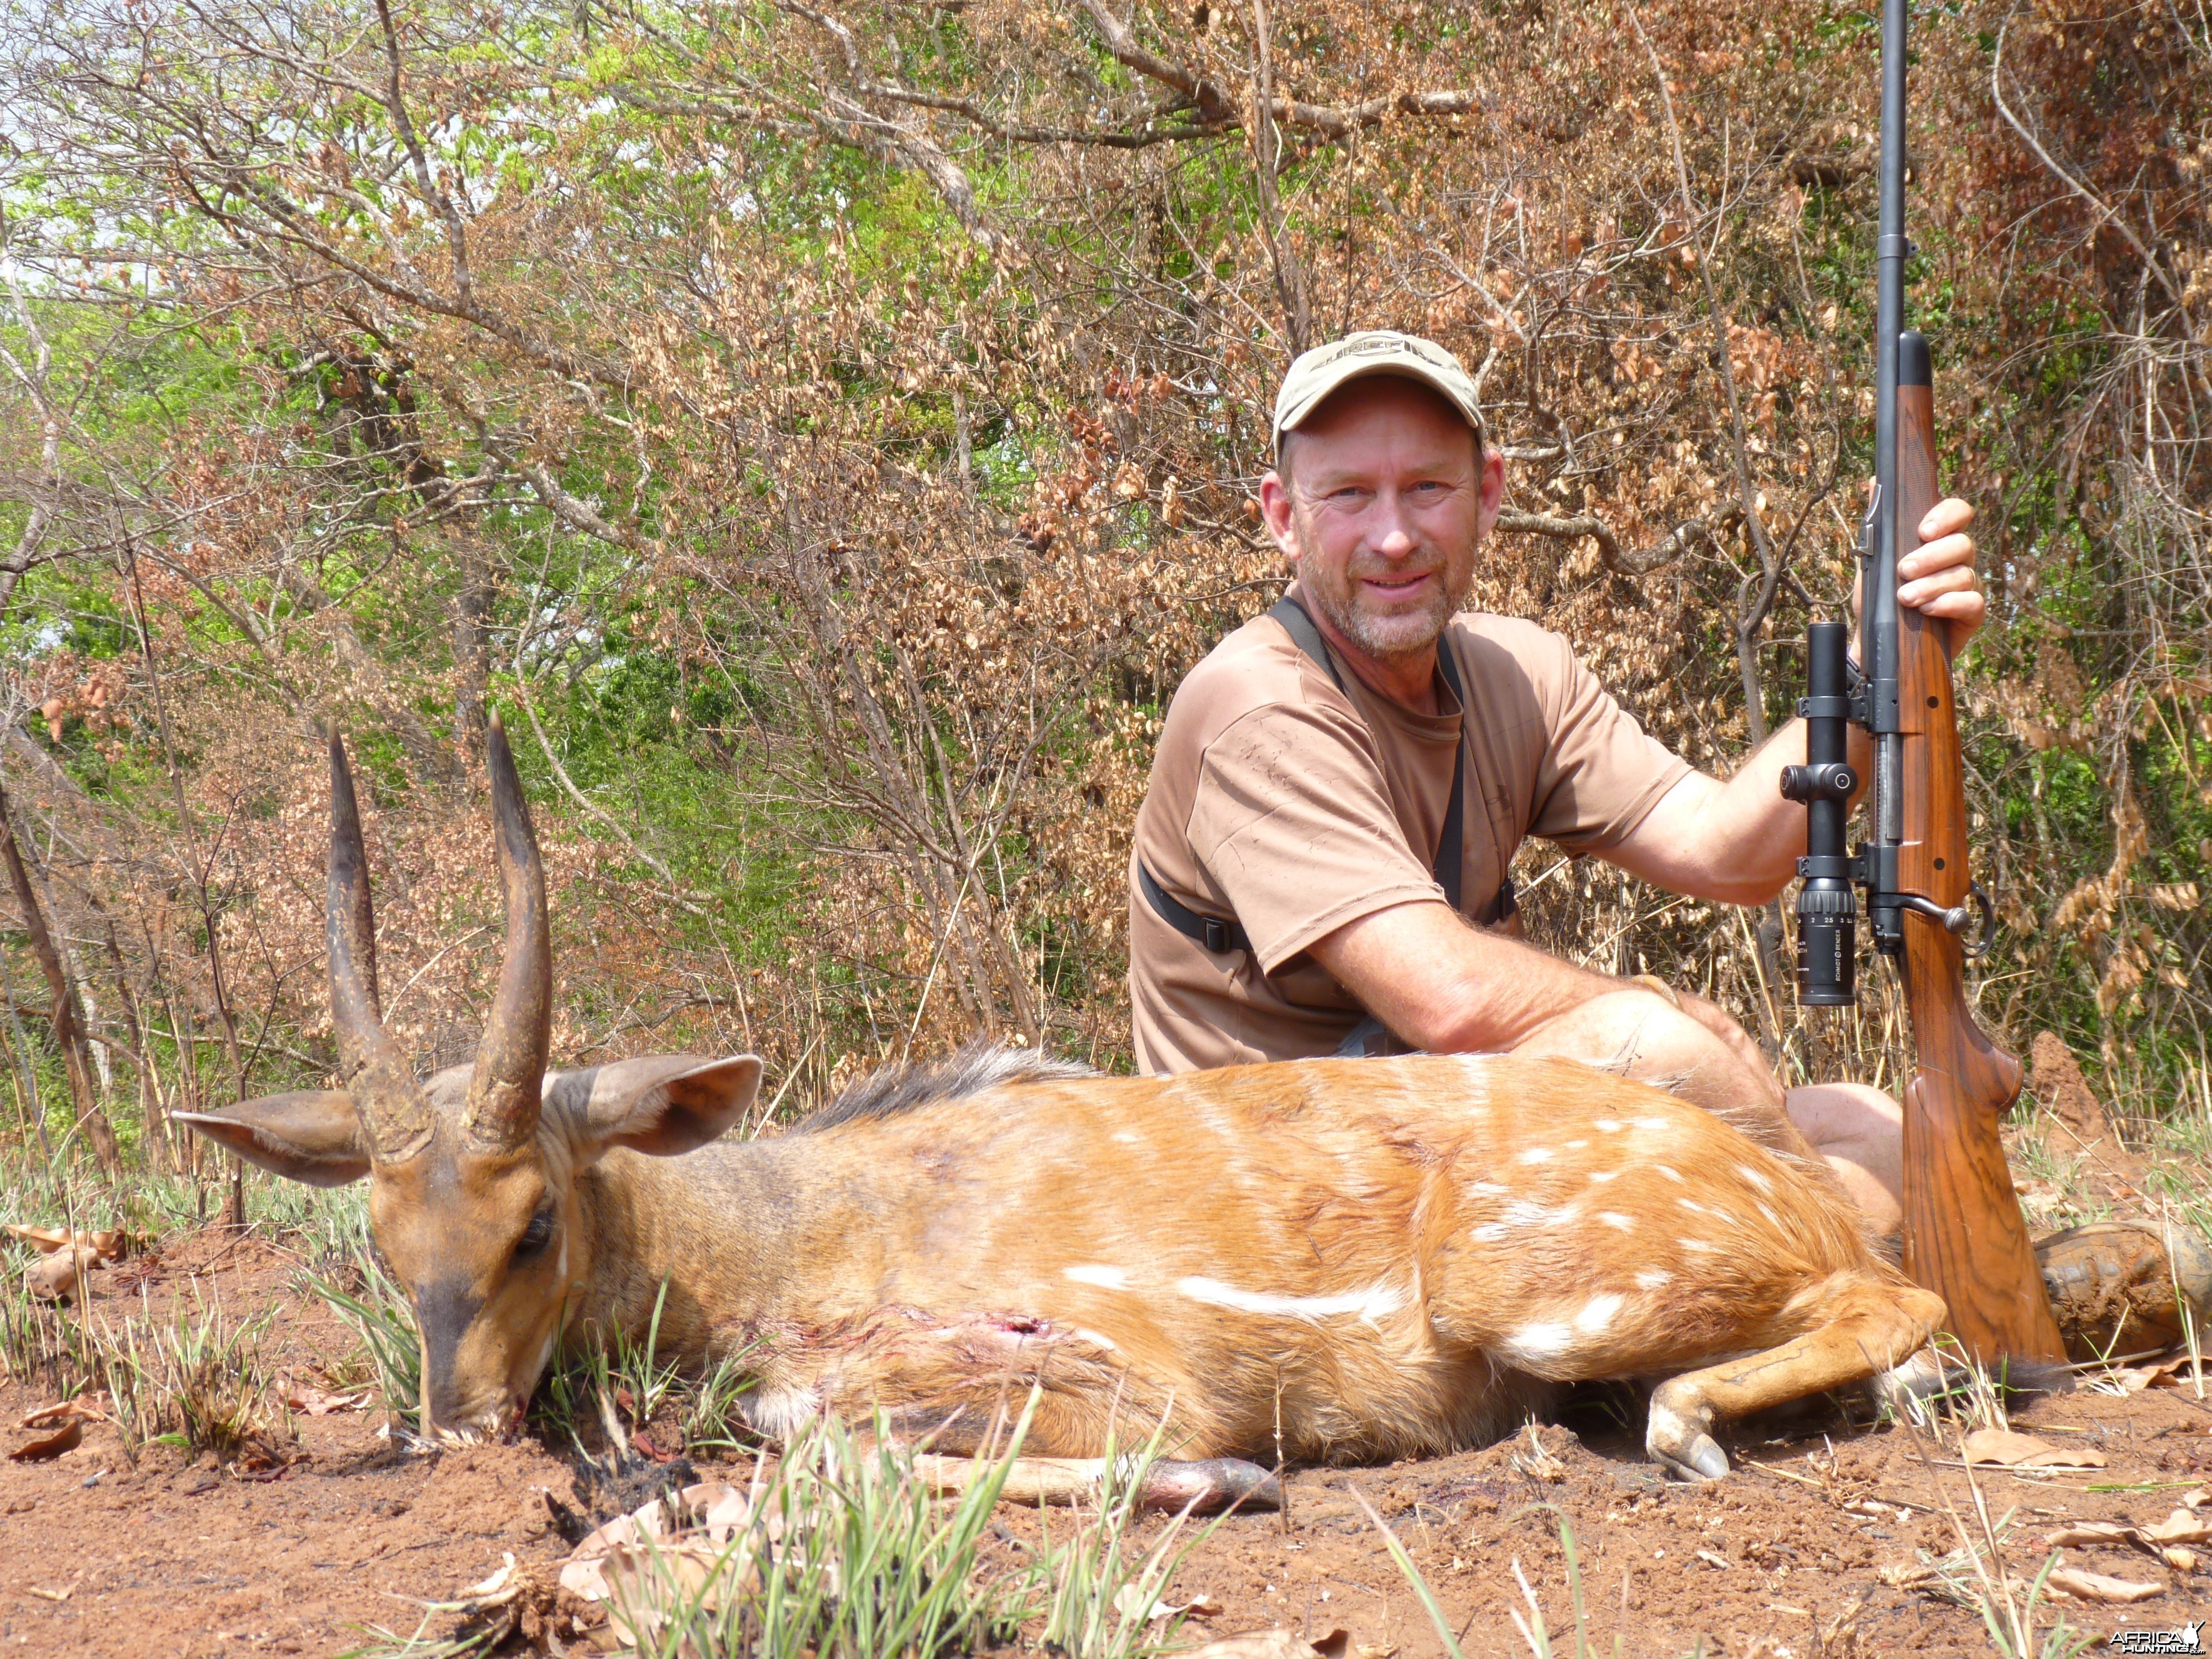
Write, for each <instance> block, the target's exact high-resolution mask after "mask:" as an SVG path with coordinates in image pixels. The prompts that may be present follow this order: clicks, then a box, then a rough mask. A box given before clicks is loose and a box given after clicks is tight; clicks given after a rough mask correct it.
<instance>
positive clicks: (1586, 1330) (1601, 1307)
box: [1575, 1291, 1622, 1336]
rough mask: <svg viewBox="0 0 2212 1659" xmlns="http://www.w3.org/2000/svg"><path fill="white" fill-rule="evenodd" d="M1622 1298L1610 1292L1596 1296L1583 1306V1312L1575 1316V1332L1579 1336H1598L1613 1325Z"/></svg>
mask: <svg viewBox="0 0 2212 1659" xmlns="http://www.w3.org/2000/svg"><path fill="white" fill-rule="evenodd" d="M1621 1301H1622V1298H1621V1297H1618V1296H1615V1295H1614V1294H1613V1292H1611V1291H1607V1292H1606V1294H1605V1295H1603V1296H1594V1297H1591V1298H1590V1299H1589V1301H1588V1302H1585V1303H1584V1304H1583V1310H1582V1311H1581V1312H1580V1313H1578V1314H1577V1315H1576V1316H1575V1330H1576V1333H1577V1334H1578V1335H1582V1336H1597V1335H1600V1334H1602V1333H1603V1332H1604V1330H1605V1328H1606V1327H1607V1326H1608V1325H1610V1324H1612V1323H1613V1315H1615V1314H1617V1313H1619V1312H1620V1304H1621Z"/></svg>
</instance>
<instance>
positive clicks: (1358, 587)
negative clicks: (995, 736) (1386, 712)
mask: <svg viewBox="0 0 2212 1659" xmlns="http://www.w3.org/2000/svg"><path fill="white" fill-rule="evenodd" d="M1288 442H1289V444H1290V446H1291V449H1290V453H1287V454H1286V455H1285V460H1286V462H1287V463H1288V464H1289V469H1290V471H1291V477H1290V479H1289V480H1288V481H1287V482H1285V480H1284V479H1283V477H1281V476H1280V475H1279V474H1278V473H1275V472H1270V473H1268V474H1267V477H1264V478H1263V479H1261V484H1260V504H1261V509H1262V510H1263V512H1264V513H1265V514H1266V517H1267V528H1268V531H1269V532H1270V533H1271V534H1272V535H1273V537H1274V538H1275V544H1276V545H1277V546H1278V547H1279V548H1281V549H1282V550H1283V553H1284V556H1285V557H1287V558H1289V559H1291V561H1292V562H1295V563H1296V565H1297V572H1298V580H1299V582H1300V584H1301V586H1303V588H1304V592H1305V593H1306V595H1307V597H1308V598H1310V599H1311V600H1312V601H1313V603H1314V605H1316V607H1318V608H1319V609H1320V611H1322V615H1323V616H1325V617H1327V618H1328V621H1329V622H1330V623H1334V625H1335V629H1336V631H1337V632H1338V633H1340V634H1341V635H1343V636H1344V638H1345V639H1346V640H1348V641H1351V643H1352V645H1354V646H1355V647H1358V649H1359V650H1361V651H1363V652H1365V653H1367V654H1368V655H1370V656H1371V657H1375V658H1376V659H1380V660H1382V661H1384V662H1392V661H1397V660H1400V659H1406V658H1408V657H1415V656H1418V655H1419V654H1420V653H1423V652H1425V651H1426V650H1428V649H1429V648H1430V647H1431V646H1433V645H1434V644H1435V643H1436V641H1437V635H1439V634H1441V633H1442V632H1443V625H1444V623H1445V621H1446V619H1447V618H1449V617H1450V616H1451V614H1452V612H1454V611H1457V610H1458V609H1459V608H1460V607H1461V606H1462V605H1464V604H1465V603H1466V602H1467V595H1468V588H1469V587H1470V586H1472V585H1473V583H1474V550H1475V547H1476V544H1478V543H1480V541H1481V539H1482V538H1483V535H1484V534H1485V532H1487V531H1488V530H1489V528H1490V526H1491V524H1492V521H1494V520H1496V518H1497V517H1498V498H1499V495H1500V494H1501V492H1502V491H1503V489H1504V478H1505V473H1504V462H1503V461H1502V460H1501V459H1499V458H1498V455H1497V454H1495V453H1489V454H1486V455H1485V456H1484V458H1483V459H1482V460H1481V461H1480V463H1478V462H1477V460H1476V459H1475V453H1474V435H1473V434H1472V433H1471V432H1470V431H1469V430H1468V425H1467V422H1465V421H1463V420H1462V419H1461V418H1460V416H1459V414H1458V412H1457V411H1456V410H1454V409H1453V408H1452V406H1451V405H1450V404H1448V403H1446V402H1445V401H1444V399H1443V398H1441V397H1439V396H1438V395H1437V393H1435V392H1431V391H1430V390H1429V389H1428V388H1427V387H1426V386H1422V385H1421V384H1420V383H1419V382H1418V381H1414V380H1404V379H1400V378H1396V377H1392V376H1384V375H1376V376H1373V377H1371V378H1370V379H1367V380H1354V381H1352V383H1351V384H1350V385H1349V386H1346V387H1345V388H1344V389H1343V390H1341V391H1340V392H1336V393H1335V394H1334V395H1333V396H1332V397H1330V398H1328V401H1327V402H1325V403H1324V404H1322V406H1321V407H1320V408H1319V409H1318V410H1315V411H1314V413H1313V414H1312V415H1310V416H1308V417H1307V419H1306V421H1305V423H1304V425H1302V426H1301V427H1299V428H1297V432H1296V434H1295V435H1292V436H1291V437H1290V439H1289V440H1288Z"/></svg>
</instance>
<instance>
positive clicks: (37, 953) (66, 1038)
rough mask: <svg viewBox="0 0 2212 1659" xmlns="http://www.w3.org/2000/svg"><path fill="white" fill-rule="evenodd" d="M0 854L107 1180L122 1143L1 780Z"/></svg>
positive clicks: (117, 1166)
mask: <svg viewBox="0 0 2212 1659" xmlns="http://www.w3.org/2000/svg"><path fill="white" fill-rule="evenodd" d="M0 855H4V856H5V858H6V859H7V861H8V878H9V881H11V882H13V883H14V884H15V902H16V903H18V904H20V905H21V907H22V909H23V928H24V931H25V932H26V933H29V934H30V936H31V954H32V955H33V956H34V957H38V959H39V967H40V971H42V972H43V973H44V974H45V975H46V988H47V990H48V991H49V992H50V993H52V998H53V1025H54V1041H55V1042H56V1043H57V1044H58V1045H59V1047H60V1048H61V1051H62V1060H63V1063H64V1066H66V1067H67V1068H68V1071H69V1080H70V1106H71V1108H72V1109H73V1110H74V1111H75V1114H76V1120H77V1121H78V1122H79V1123H81V1124H82V1125H83V1126H84V1132H85V1135H86V1138H87V1139H89V1140H90V1141H91V1142H92V1151H93V1156H94V1158H98V1159H99V1160H100V1169H101V1170H103V1171H105V1172H106V1176H107V1178H108V1179H109V1180H110V1181H114V1180H117V1179H119V1178H120V1177H121V1176H122V1174H123V1152H122V1149H121V1148H119V1147H118V1146H116V1144H115V1131H114V1130H113V1129H112V1128H111V1127H108V1122H107V1114H106V1113H105V1112H103V1111H101V1110H100V1097H99V1096H98V1095H97V1094H96V1093H95V1092H94V1090H93V1086H92V1057H91V1055H90V1054H89V1053H88V1045H87V1043H86V1042H85V1040H84V1028H83V1025H82V1022H81V1021H80V1020H79V1019H78V1018H77V1012H76V994H75V990H74V988H73V987H71V986H70V979H69V974H68V971H67V970H66V969H64V968H63V966H62V958H61V952H60V951H58V950H56V949H55V948H54V939H53V935H52V933H49V932H48V931H47V929H46V912H45V911H43V910H42V909H40V908H39V896H38V895H37V893H36V892H34V891H33V890H32V887H31V872H30V871H29V870H28V869H27V868H26V867H25V866H24V863H23V850H22V848H21V847H19V846H17V845H16V843H15V814H14V813H13V811H10V809H9V805H8V793H7V790H6V788H5V787H4V786H0Z"/></svg>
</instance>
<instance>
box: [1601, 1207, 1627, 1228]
mask: <svg viewBox="0 0 2212 1659" xmlns="http://www.w3.org/2000/svg"><path fill="white" fill-rule="evenodd" d="M1597 1218H1598V1219H1599V1220H1600V1221H1602V1222H1603V1223H1605V1225H1607V1226H1608V1227H1618V1228H1620V1231H1623V1232H1628V1231H1632V1230H1633V1229H1634V1227H1635V1225H1636V1224H1635V1223H1634V1222H1633V1221H1631V1220H1630V1219H1629V1218H1627V1217H1626V1216H1625V1215H1623V1214H1621V1212H1620V1211H1618V1210H1600V1211H1599V1212H1597Z"/></svg>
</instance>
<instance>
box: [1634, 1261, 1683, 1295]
mask: <svg viewBox="0 0 2212 1659" xmlns="http://www.w3.org/2000/svg"><path fill="white" fill-rule="evenodd" d="M1673 1282H1674V1274H1672V1273H1668V1271H1667V1270H1666V1269H1665V1268H1664V1267H1646V1268H1645V1269H1644V1271H1643V1272H1642V1273H1638V1274H1637V1275H1636V1288H1637V1289H1638V1290H1639V1291H1656V1290H1657V1289H1658V1288H1659V1287H1660V1286H1661V1285H1667V1284H1671V1283H1673Z"/></svg>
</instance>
